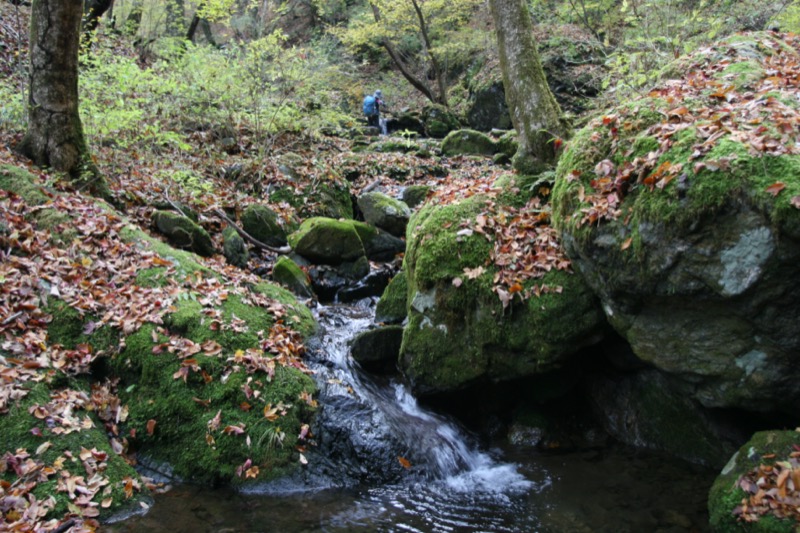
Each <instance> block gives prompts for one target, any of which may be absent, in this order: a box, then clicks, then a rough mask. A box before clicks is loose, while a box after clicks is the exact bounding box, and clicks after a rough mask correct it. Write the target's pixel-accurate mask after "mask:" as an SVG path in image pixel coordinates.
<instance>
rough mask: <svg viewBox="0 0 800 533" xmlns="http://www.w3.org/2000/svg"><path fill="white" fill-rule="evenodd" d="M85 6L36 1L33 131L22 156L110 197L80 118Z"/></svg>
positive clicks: (31, 105) (56, 0)
mask: <svg viewBox="0 0 800 533" xmlns="http://www.w3.org/2000/svg"><path fill="white" fill-rule="evenodd" d="M82 17H83V3H82V2H77V1H75V0H33V3H32V5H31V30H30V32H31V35H30V58H31V65H30V76H29V94H28V131H27V133H26V135H25V137H24V138H23V140H22V142H21V143H20V145H19V147H18V150H19V152H20V153H22V154H23V155H25V156H26V157H29V158H30V159H32V160H33V161H34V162H35V163H36V164H37V165H39V166H49V167H51V168H53V169H55V170H58V171H63V172H67V173H69V175H70V177H71V178H72V180H73V183H75V184H76V185H78V186H81V187H87V188H89V190H90V191H91V192H93V193H95V194H99V195H101V196H104V197H107V196H109V193H108V188H107V185H106V183H105V180H103V178H102V177H101V176H100V175H99V173H98V172H97V169H96V167H95V166H94V164H93V163H92V162H91V159H90V157H89V149H88V147H87V145H86V139H85V137H84V136H83V127H82V126H81V119H80V116H79V115H78V48H79V46H80V33H81V19H82Z"/></svg>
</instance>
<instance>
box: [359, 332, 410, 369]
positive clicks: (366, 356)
mask: <svg viewBox="0 0 800 533" xmlns="http://www.w3.org/2000/svg"><path fill="white" fill-rule="evenodd" d="M402 340H403V328H402V326H385V327H382V328H376V329H371V330H368V331H364V332H362V333H360V334H358V335H357V336H356V338H354V339H353V341H352V344H351V348H350V355H351V356H352V357H353V359H355V360H356V361H358V363H359V364H360V365H361V366H363V367H364V368H365V369H367V370H370V371H373V372H383V371H387V370H388V371H391V370H393V369H395V368H396V367H397V356H398V355H399V354H400V343H401V341H402Z"/></svg>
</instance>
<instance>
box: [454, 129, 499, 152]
mask: <svg viewBox="0 0 800 533" xmlns="http://www.w3.org/2000/svg"><path fill="white" fill-rule="evenodd" d="M497 151H498V150H497V146H496V143H495V142H494V141H493V140H492V139H491V138H490V137H489V136H488V135H486V134H485V133H481V132H479V131H475V130H469V129H467V130H456V131H452V132H450V133H448V134H447V137H445V138H444V140H443V141H442V154H444V155H447V156H454V155H469V154H474V155H492V154H494V153H495V152H497Z"/></svg>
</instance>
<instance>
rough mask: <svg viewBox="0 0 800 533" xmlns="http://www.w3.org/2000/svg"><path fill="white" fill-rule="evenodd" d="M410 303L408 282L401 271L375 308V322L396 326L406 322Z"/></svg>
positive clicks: (385, 290) (390, 283)
mask: <svg viewBox="0 0 800 533" xmlns="http://www.w3.org/2000/svg"><path fill="white" fill-rule="evenodd" d="M407 302H408V280H407V279H406V273H405V271H403V270H401V271H400V272H398V273H397V275H396V276H395V277H393V278H392V280H391V281H390V282H389V285H387V286H386V289H384V291H383V294H382V295H381V298H380V300H378V304H377V305H376V306H375V321H376V322H386V323H387V324H396V323H399V322H402V321H403V320H405V318H406V315H407V314H408V311H407V307H408V306H407Z"/></svg>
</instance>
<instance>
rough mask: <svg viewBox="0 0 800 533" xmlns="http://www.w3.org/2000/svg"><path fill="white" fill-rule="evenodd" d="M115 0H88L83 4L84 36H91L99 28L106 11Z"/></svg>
mask: <svg viewBox="0 0 800 533" xmlns="http://www.w3.org/2000/svg"><path fill="white" fill-rule="evenodd" d="M113 3H114V0H87V1H86V2H85V3H84V6H83V35H84V38H86V37H89V36H90V34H91V33H92V32H93V31H94V30H95V28H97V24H98V23H99V22H100V17H102V16H103V15H104V14H105V12H106V11H108V10H109V8H110V7H111V5H112V4H113Z"/></svg>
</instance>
